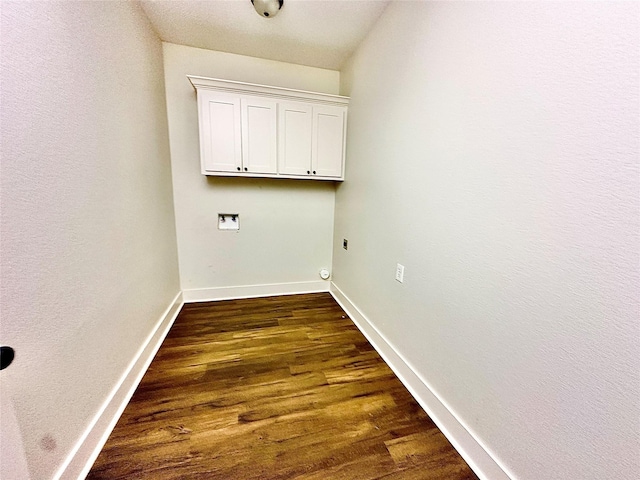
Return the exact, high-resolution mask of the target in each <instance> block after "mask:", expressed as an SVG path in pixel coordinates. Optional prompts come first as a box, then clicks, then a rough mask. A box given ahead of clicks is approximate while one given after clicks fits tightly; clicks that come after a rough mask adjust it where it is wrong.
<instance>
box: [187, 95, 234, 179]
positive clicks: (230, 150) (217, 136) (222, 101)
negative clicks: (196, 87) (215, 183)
mask: <svg viewBox="0 0 640 480" xmlns="http://www.w3.org/2000/svg"><path fill="white" fill-rule="evenodd" d="M198 101H199V102H200V103H201V105H200V107H201V110H200V111H201V112H202V118H201V124H200V136H201V138H202V141H201V148H202V152H201V154H202V158H203V165H202V169H203V170H204V171H205V172H236V171H239V170H240V167H241V166H242V145H241V132H240V99H239V98H238V97H234V96H229V95H223V94H222V95H221V94H218V93H216V92H202V93H201V94H200V95H199V96H198Z"/></svg>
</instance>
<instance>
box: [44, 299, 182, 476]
mask: <svg viewBox="0 0 640 480" xmlns="http://www.w3.org/2000/svg"><path fill="white" fill-rule="evenodd" d="M183 304H184V301H183V299H182V293H178V295H176V297H175V298H174V300H173V302H171V305H169V308H167V310H166V311H165V312H164V313H163V315H162V316H161V317H160V319H159V320H158V323H157V324H156V327H155V328H154V329H153V331H152V332H151V333H150V334H149V336H148V337H147V339H146V341H145V342H144V343H143V344H142V346H141V347H140V349H139V350H138V353H137V354H136V356H135V357H134V358H133V359H132V360H131V363H129V366H128V367H127V369H126V371H125V372H124V374H123V375H122V377H120V380H119V381H118V383H117V384H116V386H115V387H114V388H113V390H112V391H111V393H110V394H109V396H108V397H107V399H106V400H105V402H104V403H103V405H102V407H101V408H100V410H99V412H98V414H97V415H96V416H95V417H94V419H93V421H92V422H91V424H90V425H89V427H88V428H87V430H86V431H85V433H84V435H83V436H82V438H80V440H79V441H78V443H77V444H76V445H75V447H74V449H73V450H72V451H71V453H70V454H69V456H68V457H67V460H66V461H65V462H64V464H63V465H62V466H61V467H60V468H59V469H58V471H57V472H56V474H55V475H54V477H53V478H54V479H55V480H59V479H79V480H80V479H84V478H85V477H86V476H87V474H88V473H89V470H91V467H92V465H93V462H95V461H96V458H98V454H99V453H100V451H101V450H102V447H104V444H105V443H106V442H107V439H108V438H109V435H111V432H112V430H113V429H114V427H115V426H116V423H118V419H119V418H120V416H121V415H122V412H123V411H124V409H125V407H126V406H127V404H128V403H129V400H131V397H132V396H133V393H134V392H135V390H136V388H137V387H138V384H139V383H140V381H141V380H142V377H143V376H144V374H145V372H146V371H147V368H149V365H150V364H151V361H152V360H153V357H155V355H156V353H157V352H158V349H159V348H160V345H162V342H163V340H164V338H165V337H166V336H167V333H169V329H170V328H171V326H172V325H173V322H174V321H175V319H176V317H177V316H178V313H179V312H180V309H181V308H182V305H183Z"/></svg>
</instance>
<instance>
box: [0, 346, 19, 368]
mask: <svg viewBox="0 0 640 480" xmlns="http://www.w3.org/2000/svg"><path fill="white" fill-rule="evenodd" d="M15 356H16V352H15V351H14V350H13V348H11V347H5V346H2V347H0V370H4V369H5V368H7V367H8V366H9V365H11V362H13V359H14V358H15Z"/></svg>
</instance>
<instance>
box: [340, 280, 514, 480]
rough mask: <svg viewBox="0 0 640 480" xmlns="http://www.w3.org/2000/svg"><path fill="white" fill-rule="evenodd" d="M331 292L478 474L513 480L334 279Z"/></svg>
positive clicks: (486, 478)
mask: <svg viewBox="0 0 640 480" xmlns="http://www.w3.org/2000/svg"><path fill="white" fill-rule="evenodd" d="M331 295H332V296H333V298H335V300H336V301H337V302H338V303H339V304H340V306H341V307H342V308H343V310H344V311H345V312H347V314H349V316H350V317H351V320H353V322H354V323H355V324H356V326H357V327H358V328H359V329H360V331H361V332H362V333H363V335H364V336H365V337H367V340H369V343H371V345H373V347H374V348H375V349H376V351H377V352H378V353H379V354H380V356H381V357H382V358H383V359H384V361H385V362H386V363H387V365H389V367H390V368H391V369H392V370H393V372H394V373H395V374H396V376H397V377H398V378H399V379H400V381H401V382H402V383H403V384H404V386H405V387H407V390H409V392H410V393H411V395H413V397H414V398H415V399H416V401H417V402H418V403H419V404H420V406H421V407H422V408H423V409H424V410H425V412H427V414H428V415H429V417H431V419H432V420H433V422H434V423H435V424H436V425H437V426H438V428H439V429H440V430H441V431H442V433H444V435H445V436H446V437H447V439H448V440H449V441H450V442H451V444H452V445H453V446H454V448H455V449H456V450H457V451H458V453H460V455H461V456H462V458H464V460H465V461H466V462H467V463H468V464H469V466H470V467H471V469H472V470H473V471H474V472H475V473H476V475H478V477H480V479H482V480H510V479H511V478H512V477H510V476H509V475H508V474H507V472H506V469H505V468H504V466H501V465H500V464H499V463H498V462H497V461H496V459H495V458H494V457H493V456H492V455H491V454H490V453H489V451H488V450H487V448H486V447H484V446H483V445H482V443H481V442H480V441H479V440H478V438H476V437H475V436H474V435H473V434H472V433H471V432H470V430H469V429H468V428H467V427H465V425H464V423H463V422H462V421H461V420H460V419H459V418H458V416H457V415H456V414H455V413H453V411H452V409H451V408H449V407H448V406H447V405H446V403H445V402H444V401H443V400H442V399H441V398H440V397H439V396H438V395H437V394H436V393H435V392H434V390H433V389H432V388H431V387H430V386H429V384H428V383H427V382H426V381H425V380H424V379H423V378H422V377H421V376H420V375H419V374H418V373H417V372H416V370H415V369H414V368H413V367H412V366H411V364H410V363H409V362H408V361H407V360H405V358H404V357H403V356H402V355H401V354H400V352H398V350H397V349H396V348H395V347H394V346H393V345H392V344H391V343H390V342H389V341H388V340H387V339H386V338H385V337H384V335H382V334H381V333H380V332H379V331H378V329H376V327H375V326H374V325H373V323H371V321H370V320H369V319H368V318H367V317H366V316H365V315H364V314H363V313H362V311H361V310H360V309H359V308H358V307H357V306H356V305H354V304H353V302H352V301H351V300H350V299H349V298H348V297H347V296H346V295H345V294H344V293H343V292H342V290H340V288H338V286H336V284H335V283H333V282H331Z"/></svg>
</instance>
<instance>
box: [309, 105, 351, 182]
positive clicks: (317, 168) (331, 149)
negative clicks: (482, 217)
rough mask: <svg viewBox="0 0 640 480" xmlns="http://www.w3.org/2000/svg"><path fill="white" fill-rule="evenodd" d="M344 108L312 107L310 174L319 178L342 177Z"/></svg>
mask: <svg viewBox="0 0 640 480" xmlns="http://www.w3.org/2000/svg"><path fill="white" fill-rule="evenodd" d="M346 111H347V110H346V108H345V107H334V106H315V107H313V140H312V154H311V170H312V173H313V174H314V175H316V176H319V177H342V160H343V156H344V127H345V116H346Z"/></svg>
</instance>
